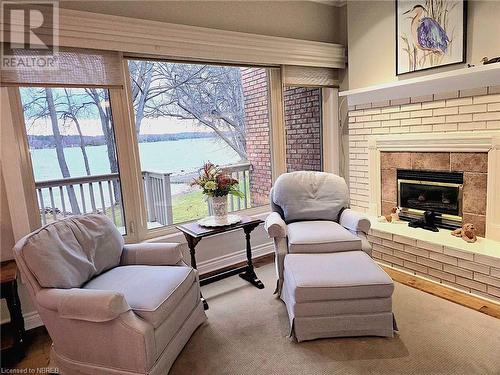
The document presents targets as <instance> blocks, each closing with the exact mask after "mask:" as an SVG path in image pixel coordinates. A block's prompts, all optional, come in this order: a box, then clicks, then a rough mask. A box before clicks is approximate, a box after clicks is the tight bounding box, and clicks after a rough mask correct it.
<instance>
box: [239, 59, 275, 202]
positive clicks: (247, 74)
mask: <svg viewBox="0 0 500 375" xmlns="http://www.w3.org/2000/svg"><path fill="white" fill-rule="evenodd" d="M241 81H242V85H243V95H244V97H245V133H246V146H247V159H248V161H249V162H250V164H251V165H252V167H251V173H250V193H251V199H252V206H261V205H266V204H269V190H270V189H271V186H272V173H271V149H270V129H269V121H270V120H269V98H268V81H267V70H266V69H265V68H241Z"/></svg>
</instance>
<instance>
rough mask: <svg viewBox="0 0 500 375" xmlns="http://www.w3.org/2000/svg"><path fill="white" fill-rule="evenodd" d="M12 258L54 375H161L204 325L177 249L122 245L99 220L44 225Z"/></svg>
mask: <svg viewBox="0 0 500 375" xmlns="http://www.w3.org/2000/svg"><path fill="white" fill-rule="evenodd" d="M14 256H15V259H16V262H17V264H18V266H19V268H20V270H21V273H22V276H23V282H24V283H25V284H26V286H27V288H28V291H29V292H30V295H31V297H32V299H33V301H34V302H35V306H36V308H37V310H38V312H39V314H40V317H41V319H42V321H43V323H44V324H45V326H46V328H47V330H48V332H49V334H50V337H51V338H52V341H53V345H52V351H51V366H54V367H58V368H59V370H60V372H61V373H62V374H79V375H82V374H89V375H90V374H104V375H106V374H108V375H111V374H116V375H118V374H166V373H167V372H168V370H169V369H170V367H171V366H172V364H173V362H174V361H175V358H176V357H177V355H178V354H179V353H180V351H181V350H182V348H183V347H184V345H185V344H186V342H187V341H188V340H189V338H190V337H191V334H192V333H193V332H194V331H195V330H196V328H197V327H198V326H199V325H200V324H202V323H203V322H204V321H205V320H206V316H205V313H204V311H203V307H202V304H201V301H200V289H199V282H198V274H197V272H196V270H194V269H193V268H191V267H188V266H186V265H185V264H184V262H183V261H182V253H181V248H180V245H179V244H173V243H164V244H135V245H124V244H123V239H122V237H121V235H120V233H119V232H118V230H117V229H116V228H115V226H114V225H113V223H112V222H111V221H110V220H109V219H107V218H106V217H105V216H103V215H94V214H92V215H83V216H73V217H70V218H67V219H64V220H60V221H56V222H53V223H51V224H48V225H46V226H44V227H42V228H40V229H39V230H37V231H35V232H33V233H31V234H29V235H28V236H26V237H25V238H23V239H22V240H20V241H19V242H18V243H17V244H16V247H15V248H14Z"/></svg>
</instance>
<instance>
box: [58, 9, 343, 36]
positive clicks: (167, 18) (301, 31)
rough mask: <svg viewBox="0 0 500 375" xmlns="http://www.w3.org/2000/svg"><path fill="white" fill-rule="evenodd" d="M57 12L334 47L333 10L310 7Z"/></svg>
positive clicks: (337, 25) (336, 24) (337, 29)
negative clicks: (111, 16) (238, 33)
mask: <svg viewBox="0 0 500 375" xmlns="http://www.w3.org/2000/svg"><path fill="white" fill-rule="evenodd" d="M60 6H61V7H62V8H69V9H75V10H82V11H88V12H94V13H104V14H112V15H117V16H125V17H133V18H141V19H148V20H154V21H162V22H170V23H177V24H183V25H191V26H201V27H209V28H213V29H221V30H229V31H239V32H245V33H253V34H262V35H270V36H280V37H286V38H294V39H303V40H312V41H317V42H328V43H340V42H341V41H342V40H344V39H345V33H344V34H343V35H342V34H341V33H342V32H343V30H342V29H341V28H340V24H341V23H340V22H338V21H337V18H338V15H339V8H337V7H335V6H329V5H326V4H320V3H316V2H312V1H61V2H60Z"/></svg>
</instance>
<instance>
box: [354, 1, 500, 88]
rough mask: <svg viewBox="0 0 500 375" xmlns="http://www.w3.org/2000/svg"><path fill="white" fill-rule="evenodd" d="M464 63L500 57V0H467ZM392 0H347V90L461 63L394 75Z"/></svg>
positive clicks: (393, 14) (446, 68) (439, 69)
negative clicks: (467, 14)
mask: <svg viewBox="0 0 500 375" xmlns="http://www.w3.org/2000/svg"><path fill="white" fill-rule="evenodd" d="M468 12H469V17H468V23H467V36H468V37H467V59H466V60H467V62H468V63H471V64H479V63H480V60H481V59H482V58H483V57H484V56H488V57H490V58H491V57H493V56H500V38H498V37H497V36H498V35H500V22H499V21H498V20H499V19H500V1H487V0H472V1H469V7H468ZM395 23H396V20H395V7H394V1H348V3H347V25H348V31H347V35H348V55H349V56H348V65H349V89H356V88H360V87H366V86H370V85H376V84H381V83H386V82H391V81H396V80H401V79H407V78H412V77H416V76H421V75H426V74H432V73H436V72H440V71H444V70H451V69H459V68H463V67H464V65H463V64H457V65H453V66H450V67H444V68H437V69H431V70H427V71H425V72H420V73H412V74H406V75H404V76H400V77H399V78H398V77H396V75H395V71H396V55H395V54H396V33H395Z"/></svg>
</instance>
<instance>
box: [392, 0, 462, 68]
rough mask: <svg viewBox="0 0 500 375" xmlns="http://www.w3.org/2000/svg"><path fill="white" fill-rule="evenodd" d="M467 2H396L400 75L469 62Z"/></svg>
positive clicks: (439, 0)
mask: <svg viewBox="0 0 500 375" xmlns="http://www.w3.org/2000/svg"><path fill="white" fill-rule="evenodd" d="M466 18H467V1H465V0H416V1H414V0H396V38H397V40H396V75H400V74H405V73H411V72H417V71H420V70H425V69H431V68H436V67H439V66H445V65H451V64H460V63H464V62H465V53H466V39H467V37H466V26H467V19H466Z"/></svg>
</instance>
